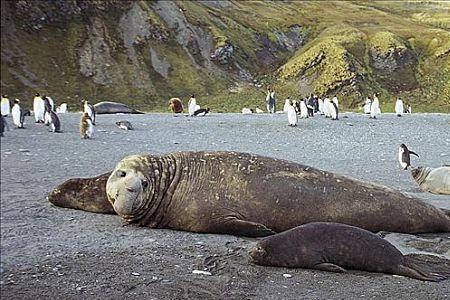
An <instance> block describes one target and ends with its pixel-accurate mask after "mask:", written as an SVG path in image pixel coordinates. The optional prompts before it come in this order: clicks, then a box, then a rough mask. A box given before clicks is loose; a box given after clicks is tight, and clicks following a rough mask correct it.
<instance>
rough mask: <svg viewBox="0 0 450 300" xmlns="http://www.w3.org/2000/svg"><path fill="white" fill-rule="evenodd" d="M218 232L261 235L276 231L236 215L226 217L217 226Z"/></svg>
mask: <svg viewBox="0 0 450 300" xmlns="http://www.w3.org/2000/svg"><path fill="white" fill-rule="evenodd" d="M218 228H219V231H220V232H219V233H226V234H234V235H240V236H249V237H262V236H268V235H272V234H275V233H276V232H275V231H273V230H271V229H270V228H267V227H266V226H265V225H263V224H261V223H255V222H250V221H244V220H240V219H238V218H236V217H227V218H225V220H224V221H223V223H221V224H220V225H219V226H218Z"/></svg>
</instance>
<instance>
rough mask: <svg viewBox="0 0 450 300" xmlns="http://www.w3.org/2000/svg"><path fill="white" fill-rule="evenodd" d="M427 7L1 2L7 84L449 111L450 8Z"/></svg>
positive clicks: (132, 98)
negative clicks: (330, 99) (369, 102)
mask: <svg viewBox="0 0 450 300" xmlns="http://www.w3.org/2000/svg"><path fill="white" fill-rule="evenodd" d="M418 5H419V4H416V5H414V6H411V5H407V4H404V7H400V6H398V5H390V4H385V3H383V2H380V3H378V2H367V3H365V2H363V3H361V2H359V3H351V2H335V3H331V2H327V3H315V2H278V1H261V2H255V1H252V2H239V1H196V2H194V1H192V2H191V1H122V0H120V1H119V0H92V1H82V0H53V1H32V0H21V1H8V2H5V1H3V2H1V89H2V93H7V94H9V95H11V97H17V98H21V99H22V101H23V102H25V103H27V102H28V103H29V104H31V99H32V95H33V94H34V93H35V92H36V91H40V92H41V93H45V94H49V95H51V96H52V97H53V98H54V99H55V100H56V101H57V102H59V103H60V102H68V103H69V104H70V105H71V106H72V107H80V106H81V105H80V100H81V98H86V99H89V100H92V101H93V102H97V101H105V100H110V101H120V102H125V103H128V104H131V105H134V106H135V107H136V108H138V109H143V110H166V107H167V101H168V99H169V98H170V97H173V96H178V97H179V96H181V97H187V96H188V95H189V94H191V93H196V94H197V95H199V98H200V99H201V104H203V105H209V106H210V107H211V108H212V109H214V110H222V111H233V110H234V111H238V110H240V108H242V107H243V106H252V107H254V106H262V105H263V104H262V99H263V98H264V91H265V87H266V85H271V86H274V87H275V88H276V89H277V91H278V95H279V96H280V97H287V96H288V95H289V96H291V97H293V98H295V97H300V96H305V95H307V94H309V93H312V92H314V93H317V94H319V95H325V94H331V93H333V94H334V93H339V94H340V95H341V98H342V103H343V105H344V106H346V107H347V108H351V107H355V106H357V105H358V104H359V103H360V102H361V101H362V99H363V98H364V97H365V96H366V95H367V94H369V93H372V92H374V91H381V92H382V95H383V97H384V99H386V101H387V100H389V101H391V102H392V101H393V99H392V98H393V97H397V96H404V97H407V98H408V99H410V100H411V102H412V103H413V105H415V106H416V107H420V108H422V109H425V110H428V111H430V110H431V111H432V110H434V111H436V110H437V111H445V110H447V111H450V33H449V32H448V29H449V28H450V21H448V20H446V19H445V18H444V19H442V17H441V13H442V12H446V11H448V12H449V13H450V6H449V5H448V4H445V3H444V4H442V3H438V4H430V3H428V4H422V5H423V6H418ZM423 11H425V12H426V15H423V16H422V15H421V17H418V15H417V14H418V12H423ZM425 16H426V17H425ZM433 16H436V22H433Z"/></svg>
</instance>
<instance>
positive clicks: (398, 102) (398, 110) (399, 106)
mask: <svg viewBox="0 0 450 300" xmlns="http://www.w3.org/2000/svg"><path fill="white" fill-rule="evenodd" d="M395 113H396V114H397V117H401V116H402V113H403V101H402V98H400V97H398V98H397V100H396V101H395Z"/></svg>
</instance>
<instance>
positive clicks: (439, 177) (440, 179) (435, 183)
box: [411, 166, 450, 195]
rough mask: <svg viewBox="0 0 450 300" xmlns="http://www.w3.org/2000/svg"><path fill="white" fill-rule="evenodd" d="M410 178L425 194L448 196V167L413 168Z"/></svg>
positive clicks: (449, 193) (449, 177)
mask: <svg viewBox="0 0 450 300" xmlns="http://www.w3.org/2000/svg"><path fill="white" fill-rule="evenodd" d="M411 176H412V177H413V178H414V180H415V181H416V182H417V184H418V185H419V187H420V189H421V190H423V191H425V192H430V193H433V194H443V195H450V166H443V167H440V168H434V169H433V168H428V167H418V168H413V169H412V170H411Z"/></svg>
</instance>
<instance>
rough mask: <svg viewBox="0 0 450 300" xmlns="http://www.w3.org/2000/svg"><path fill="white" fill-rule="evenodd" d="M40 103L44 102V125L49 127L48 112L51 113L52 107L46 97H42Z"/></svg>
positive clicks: (49, 118)
mask: <svg viewBox="0 0 450 300" xmlns="http://www.w3.org/2000/svg"><path fill="white" fill-rule="evenodd" d="M42 101H44V124H45V125H47V126H49V125H50V123H51V117H50V112H51V111H53V107H52V105H51V103H50V100H49V99H48V97H47V96H43V97H42Z"/></svg>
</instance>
